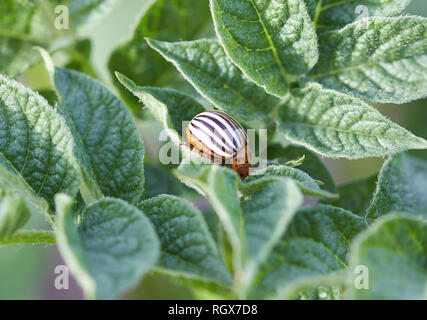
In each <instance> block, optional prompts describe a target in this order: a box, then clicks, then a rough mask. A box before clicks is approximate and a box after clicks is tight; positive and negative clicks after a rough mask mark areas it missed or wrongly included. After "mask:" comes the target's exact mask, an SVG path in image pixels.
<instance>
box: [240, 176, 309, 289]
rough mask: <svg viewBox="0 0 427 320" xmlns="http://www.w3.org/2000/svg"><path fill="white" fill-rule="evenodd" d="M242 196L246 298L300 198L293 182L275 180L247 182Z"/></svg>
mask: <svg viewBox="0 0 427 320" xmlns="http://www.w3.org/2000/svg"><path fill="white" fill-rule="evenodd" d="M242 192H243V199H242V202H241V207H242V211H243V212H244V219H245V231H246V239H247V246H248V253H249V258H248V261H246V263H245V269H244V271H243V277H242V278H243V279H241V280H240V281H241V282H242V284H241V288H240V290H241V293H240V294H241V295H242V296H243V297H245V296H246V294H247V290H248V289H249V288H250V287H251V285H252V282H253V281H254V278H255V276H256V274H257V270H258V268H259V265H260V264H262V263H263V262H264V261H265V260H266V259H267V257H268V256H269V254H270V252H271V250H272V248H273V247H274V246H275V244H276V243H277V242H278V241H279V240H280V238H281V237H282V235H283V234H284V232H285V230H286V228H287V226H288V224H289V222H290V221H291V219H292V217H293V216H294V214H295V213H296V211H297V209H298V207H299V206H300V205H301V204H302V200H303V197H302V195H301V193H300V192H299V190H298V187H297V186H296V184H295V183H294V182H293V181H292V180H290V179H286V178H277V177H271V178H262V179H258V180H255V181H252V182H249V183H247V184H245V185H243V187H242Z"/></svg>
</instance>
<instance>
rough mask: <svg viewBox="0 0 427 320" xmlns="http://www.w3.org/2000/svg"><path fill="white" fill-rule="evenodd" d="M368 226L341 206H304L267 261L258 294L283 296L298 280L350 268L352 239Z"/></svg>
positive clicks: (261, 275)
mask: <svg viewBox="0 0 427 320" xmlns="http://www.w3.org/2000/svg"><path fill="white" fill-rule="evenodd" d="M365 226H366V225H365V222H364V220H363V219H362V218H361V217H359V216H356V215H354V214H352V213H351V212H349V211H346V210H343V209H340V208H336V207H332V206H328V205H322V204H317V205H313V206H308V207H304V208H302V209H300V210H299V211H298V212H297V213H296V214H295V216H294V218H293V220H292V221H291V223H290V225H289V226H288V228H287V231H286V233H285V235H284V236H283V237H282V239H281V240H280V242H279V243H278V244H277V245H276V246H275V247H274V249H273V251H272V254H271V255H270V257H269V259H268V260H267V262H266V263H265V264H264V266H263V268H262V273H261V274H260V275H259V283H258V285H257V287H256V288H255V290H254V296H255V297H266V296H271V295H273V297H274V296H276V297H279V296H281V295H282V294H283V293H284V292H285V291H286V290H287V289H286V288H287V287H288V286H289V285H291V284H292V283H293V282H294V281H298V280H301V279H304V278H305V277H309V276H319V275H327V274H330V273H331V272H334V271H337V270H341V269H345V268H347V261H346V255H347V253H348V250H349V245H350V241H351V239H352V238H353V237H354V236H355V235H356V234H358V233H359V232H360V231H362V230H363V229H364V228H365Z"/></svg>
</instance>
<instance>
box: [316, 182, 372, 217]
mask: <svg viewBox="0 0 427 320" xmlns="http://www.w3.org/2000/svg"><path fill="white" fill-rule="evenodd" d="M376 186H377V176H376V175H375V176H372V177H369V178H365V179H361V180H357V181H352V182H349V183H346V184H344V185H341V186H338V193H339V199H337V200H332V201H331V200H324V202H326V203H330V204H332V205H334V206H337V207H340V208H343V209H346V210H349V211H351V212H353V213H354V214H357V215H359V216H362V217H363V216H365V214H366V209H367V208H368V207H369V205H370V203H371V200H372V196H373V194H374V192H375V188H376Z"/></svg>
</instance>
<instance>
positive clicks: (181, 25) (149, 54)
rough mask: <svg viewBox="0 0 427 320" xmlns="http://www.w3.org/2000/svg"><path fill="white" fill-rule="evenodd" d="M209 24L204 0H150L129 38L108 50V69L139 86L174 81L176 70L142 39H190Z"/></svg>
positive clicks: (127, 94) (202, 31)
mask: <svg viewBox="0 0 427 320" xmlns="http://www.w3.org/2000/svg"><path fill="white" fill-rule="evenodd" d="M171 22H173V23H171ZM211 23H212V22H211V19H210V13H209V3H208V0H180V1H176V0H157V1H152V5H151V6H150V7H149V9H148V10H147V11H146V12H145V13H144V14H143V16H142V18H141V20H140V21H139V23H138V25H137V26H136V28H135V29H134V31H133V36H132V37H131V39H129V41H127V42H125V43H123V44H122V45H120V46H119V47H118V48H116V49H115V51H114V52H113V53H112V55H111V57H110V59H109V62H108V68H109V70H110V72H111V73H113V72H115V71H119V72H121V73H123V74H125V75H127V76H128V77H130V78H131V79H133V80H134V81H136V83H138V84H140V85H142V86H148V85H149V86H159V87H163V86H165V85H166V84H169V83H171V82H176V81H177V79H176V78H177V76H179V75H178V73H177V72H175V70H174V68H173V67H172V66H171V65H170V64H168V63H167V62H166V61H164V59H163V58H162V57H161V56H160V55H159V54H157V52H155V51H153V50H152V49H151V48H150V47H149V46H148V44H147V43H146V42H145V40H144V38H145V37H151V38H156V39H159V40H165V41H177V40H194V39H197V38H199V37H200V36H201V35H202V34H204V33H205V30H206V29H208V27H209V26H210V25H211ZM117 84H118V83H117ZM118 87H119V89H121V93H122V94H124V97H125V98H127V99H129V98H133V97H132V95H131V94H129V93H128V92H127V91H126V90H122V89H123V88H122V86H120V85H119V86H118ZM133 100H136V99H134V98H133Z"/></svg>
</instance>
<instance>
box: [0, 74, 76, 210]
mask: <svg viewBox="0 0 427 320" xmlns="http://www.w3.org/2000/svg"><path fill="white" fill-rule="evenodd" d="M73 144H74V142H73V137H72V135H71V133H70V131H69V130H68V128H67V125H66V123H65V121H64V119H63V118H62V117H61V116H60V115H59V114H58V113H57V112H56V111H55V110H54V109H53V108H52V107H51V106H49V105H48V103H47V101H46V100H45V99H44V98H42V97H41V96H40V95H38V94H37V93H35V92H33V91H31V90H30V89H27V88H25V87H24V86H22V85H21V84H19V83H18V82H16V81H13V80H10V79H8V78H6V77H4V76H1V75H0V166H3V168H5V169H6V170H7V171H9V173H10V174H11V175H13V176H15V177H16V178H15V179H14V181H13V182H12V184H15V185H16V184H19V183H18V182H17V180H18V181H21V183H20V184H21V186H20V189H23V188H21V187H22V185H25V189H27V191H28V189H30V190H31V191H32V193H33V194H34V196H35V195H36V196H39V197H43V198H44V199H46V200H47V201H48V203H52V202H53V198H54V195H55V194H56V193H59V192H64V193H67V194H69V195H71V196H74V195H75V194H76V193H77V191H78V190H79V186H80V178H81V177H80V169H79V165H78V163H77V161H76V159H75V157H74V155H73Z"/></svg>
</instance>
